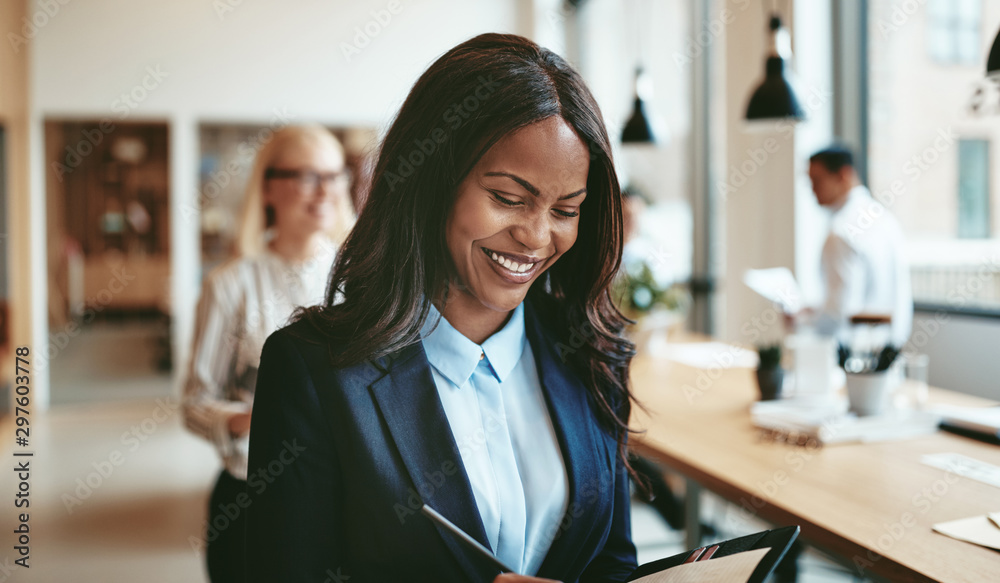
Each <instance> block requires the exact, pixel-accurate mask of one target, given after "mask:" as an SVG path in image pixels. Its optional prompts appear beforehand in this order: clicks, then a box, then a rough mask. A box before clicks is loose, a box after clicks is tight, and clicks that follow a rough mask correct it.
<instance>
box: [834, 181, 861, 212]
mask: <svg viewBox="0 0 1000 583" xmlns="http://www.w3.org/2000/svg"><path fill="white" fill-rule="evenodd" d="M867 196H870V194H869V192H868V188H867V187H866V186H865V185H864V184H858V185H857V186H854V187H852V188H851V189H850V190H849V191H847V196H845V197H844V200H843V201H841V203H840V204H839V205H838V206H837V207H835V208H833V209H831V210H832V211H833V213H834V214H837V213H839V212H840V211H842V210H844V209H845V208H847V207H849V206H851V204H852V203H855V202H858V201H860V200H864V198H865V197H867Z"/></svg>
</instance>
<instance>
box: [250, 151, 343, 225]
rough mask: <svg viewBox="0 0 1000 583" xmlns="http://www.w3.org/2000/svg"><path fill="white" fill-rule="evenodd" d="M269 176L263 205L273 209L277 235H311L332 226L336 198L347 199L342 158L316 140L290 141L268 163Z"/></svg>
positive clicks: (265, 185)
mask: <svg viewBox="0 0 1000 583" xmlns="http://www.w3.org/2000/svg"><path fill="white" fill-rule="evenodd" d="M270 168H271V169H272V174H273V176H272V177H271V178H269V179H266V180H265V181H264V202H265V203H266V204H269V205H271V207H272V208H274V215H275V227H276V228H277V229H278V231H279V232H282V231H284V232H289V233H299V234H312V233H316V232H318V231H326V230H329V229H330V228H332V227H333V225H334V221H335V219H336V217H335V215H334V213H335V212H336V209H337V208H343V207H340V206H339V205H337V204H336V203H335V199H336V198H337V197H344V196H348V189H347V187H348V180H347V175H346V174H345V172H344V156H343V155H342V154H341V153H340V151H339V150H338V149H337V148H335V147H334V146H333V145H332V144H330V143H328V142H325V141H320V140H301V141H297V142H293V143H291V144H290V145H288V146H287V147H285V148H283V149H282V150H281V151H279V152H278V154H277V156H276V157H275V159H274V160H273V161H272V162H271V164H270Z"/></svg>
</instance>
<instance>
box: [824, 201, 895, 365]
mask: <svg viewBox="0 0 1000 583" xmlns="http://www.w3.org/2000/svg"><path fill="white" fill-rule="evenodd" d="M822 272H823V279H824V286H825V289H826V299H825V301H824V303H823V307H822V309H821V310H820V311H819V313H818V314H817V316H818V317H817V328H818V330H819V331H820V332H821V333H824V334H828V335H832V336H836V337H838V338H839V339H840V340H842V341H846V340H847V339H848V338H847V331H848V326H849V322H848V319H849V318H850V317H851V316H852V315H854V314H858V313H877V314H891V315H892V332H891V336H892V341H893V343H894V344H895V345H896V346H897V347H902V345H903V344H904V343H906V341H907V340H908V339H909V337H910V330H911V328H912V325H913V291H912V289H911V287H910V268H909V263H908V262H907V260H906V255H905V239H904V236H903V229H902V228H901V227H900V225H899V221H897V220H896V218H895V217H894V216H892V215H891V214H890V213H889V211H888V210H887V209H886V208H885V207H884V206H883V205H882V204H881V203H879V202H878V201H877V200H875V199H874V198H872V196H871V194H870V193H869V192H868V189H867V188H865V187H864V186H862V185H858V186H855V187H854V188H853V189H851V191H850V192H849V193H848V195H847V199H846V200H845V201H844V202H843V203H842V204H841V206H840V207H839V208H837V209H834V210H833V216H832V217H831V223H830V234H829V236H828V237H827V239H826V243H825V244H824V245H823V255H822Z"/></svg>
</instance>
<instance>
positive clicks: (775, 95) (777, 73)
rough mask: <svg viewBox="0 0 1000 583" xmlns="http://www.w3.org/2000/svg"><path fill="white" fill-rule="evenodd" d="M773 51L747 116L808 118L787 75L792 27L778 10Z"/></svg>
mask: <svg viewBox="0 0 1000 583" xmlns="http://www.w3.org/2000/svg"><path fill="white" fill-rule="evenodd" d="M768 28H769V29H770V50H769V52H768V55H767V61H766V62H765V65H764V81H763V82H761V84H760V85H759V86H758V87H757V89H755V90H754V92H753V95H751V96H750V102H749V103H748V104H747V113H746V119H747V120H750V121H753V120H771V119H794V120H802V119H805V113H804V112H803V111H802V107H801V106H800V105H799V100H798V98H797V97H796V96H795V91H794V90H793V89H792V86H791V85H790V84H789V83H788V80H787V79H786V78H785V62H786V61H787V60H788V58H789V57H791V53H792V51H791V41H790V40H789V37H788V30H787V29H786V28H785V27H784V26H782V22H781V17H780V16H778V14H777V13H773V14H772V15H771V20H770V22H769V24H768Z"/></svg>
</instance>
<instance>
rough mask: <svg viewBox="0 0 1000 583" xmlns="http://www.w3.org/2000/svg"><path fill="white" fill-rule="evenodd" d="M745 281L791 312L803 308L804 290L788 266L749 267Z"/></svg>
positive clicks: (765, 296) (753, 288)
mask: <svg viewBox="0 0 1000 583" xmlns="http://www.w3.org/2000/svg"><path fill="white" fill-rule="evenodd" d="M743 283H745V284H746V285H747V287H749V288H750V289H752V290H753V291H755V292H757V293H759V294H760V295H762V296H763V297H764V298H765V299H767V300H769V301H772V302H774V303H776V304H778V305H779V306H781V309H782V310H784V311H785V312H788V313H789V314H794V313H796V312H798V311H799V310H800V309H802V290H800V289H799V283H798V282H797V281H795V276H794V275H792V272H791V271H789V270H788V268H787V267H772V268H771V269H748V270H747V271H746V273H744V274H743Z"/></svg>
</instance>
